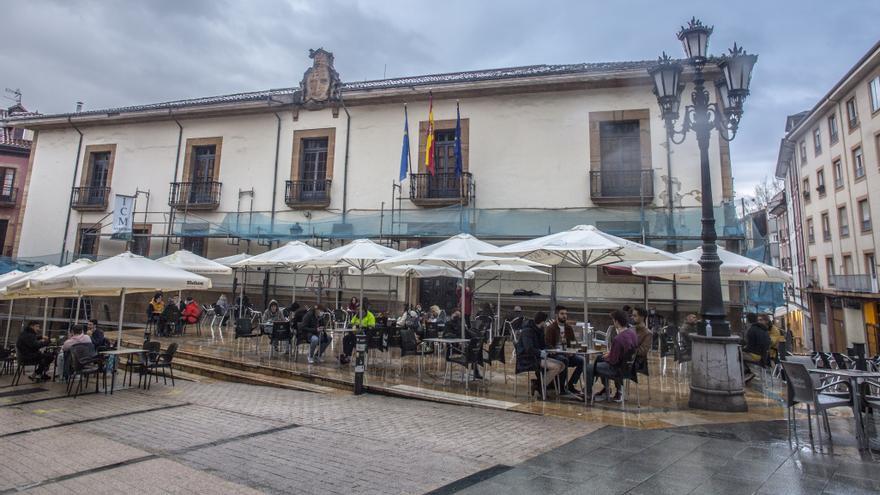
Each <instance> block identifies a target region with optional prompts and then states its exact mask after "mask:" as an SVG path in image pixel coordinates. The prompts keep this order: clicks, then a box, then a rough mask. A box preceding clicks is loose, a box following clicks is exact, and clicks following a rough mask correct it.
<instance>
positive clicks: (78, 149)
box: [58, 116, 83, 265]
mask: <svg viewBox="0 0 880 495" xmlns="http://www.w3.org/2000/svg"><path fill="white" fill-rule="evenodd" d="M67 123H68V124H70V126H71V127H73V129H74V130H75V131H76V132H77V133H79V142H78V143H77V145H76V161H75V162H74V163H73V179H71V182H70V198H69V199H68V201H67V219H66V220H65V221H64V235H63V237H62V240H61V255H60V258H59V260H58V264H59V265H63V264H64V251H65V250H66V249H67V236H68V235H69V231H70V214H71V212H73V208H72V207H71V205H72V204H73V189H74V188H75V187H76V177H77V175H79V158H80V156H82V142H83V133H82V131H81V130H80V129H79V127H77V126H76V124H74V123H73V120H71V118H70V116H68V117H67Z"/></svg>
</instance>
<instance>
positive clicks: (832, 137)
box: [828, 113, 838, 144]
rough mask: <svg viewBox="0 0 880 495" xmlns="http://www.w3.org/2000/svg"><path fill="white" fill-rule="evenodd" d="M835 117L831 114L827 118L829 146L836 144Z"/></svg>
mask: <svg viewBox="0 0 880 495" xmlns="http://www.w3.org/2000/svg"><path fill="white" fill-rule="evenodd" d="M837 136H838V133H837V115H835V114H833V113H832V114H831V115H830V116H828V141H829V142H830V143H831V144H834V143H836V142H837Z"/></svg>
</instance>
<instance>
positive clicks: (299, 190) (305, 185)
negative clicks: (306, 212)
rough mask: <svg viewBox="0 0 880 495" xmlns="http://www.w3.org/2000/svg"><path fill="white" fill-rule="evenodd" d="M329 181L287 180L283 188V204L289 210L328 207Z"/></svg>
mask: <svg viewBox="0 0 880 495" xmlns="http://www.w3.org/2000/svg"><path fill="white" fill-rule="evenodd" d="M330 183H331V181H330V179H315V180H289V181H287V185H286V187H285V188H284V202H285V203H287V206H289V207H291V208H319V207H326V206H330Z"/></svg>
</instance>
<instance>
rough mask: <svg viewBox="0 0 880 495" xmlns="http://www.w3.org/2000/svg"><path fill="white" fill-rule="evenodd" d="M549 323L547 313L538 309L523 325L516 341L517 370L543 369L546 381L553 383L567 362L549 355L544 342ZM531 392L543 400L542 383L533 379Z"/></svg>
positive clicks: (537, 370) (519, 371) (518, 371)
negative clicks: (546, 327)
mask: <svg viewBox="0 0 880 495" xmlns="http://www.w3.org/2000/svg"><path fill="white" fill-rule="evenodd" d="M546 324H547V313H545V312H543V311H538V312H537V313H535V317H534V319H532V320H530V321H528V322H526V323H525V324H524V325H523V330H522V333H521V334H520V338H519V340H518V341H517V342H516V372H517V373H522V372H524V371H535V372H539V371H543V372H544V383H545V384H551V383H553V380H554V379H555V378H556V375H558V374H560V373H562V371H563V370H564V369H565V364H563V363H562V362H561V361H557V360H555V359H551V358H550V357H548V355H547V344H546V343H545V342H544V327H545V326H546ZM531 393H532V394H536V395H537V396H538V397H540V398H541V399H542V400H543V396H542V394H541V385H540V382H539V381H538V380H532V387H531Z"/></svg>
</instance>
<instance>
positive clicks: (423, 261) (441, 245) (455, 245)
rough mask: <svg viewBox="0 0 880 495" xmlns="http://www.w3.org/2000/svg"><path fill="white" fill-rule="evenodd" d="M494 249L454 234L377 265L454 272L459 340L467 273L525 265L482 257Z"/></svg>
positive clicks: (491, 256)
mask: <svg viewBox="0 0 880 495" xmlns="http://www.w3.org/2000/svg"><path fill="white" fill-rule="evenodd" d="M494 249H498V248H497V246H494V245H492V244H489V243H488V242H484V241H481V240H479V239H477V238H476V237H474V236H472V235H470V234H458V235H454V236H452V237H450V238H449V239H446V240H445V241H441V242H438V243H436V244H431V245H429V246H425V247H423V248H421V249H416V250H415V251H412V252H410V253H406V254H403V255H401V256H399V257H397V258H395V259H394V260H389V261H385V262H383V263H380V264H379V265H380V266H395V265H408V264H415V265H435V266H445V267H449V268H453V269H454V270H456V271H457V272H458V274H459V277H460V278H461V301H460V304H461V313H462V318H461V338H465V337H464V335H465V321H464V320H465V319H464V308H465V295H466V294H465V293H466V292H467V291H466V290H465V287H466V285H465V279H466V278H467V273H468V271H470V270H473V269H474V268H477V267H480V266H485V265H502V264H527V262H526V261H525V260H518V259H511V258H508V257H502V256H493V255H486V254H482V253H483V252H485V251H490V250H494Z"/></svg>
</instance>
